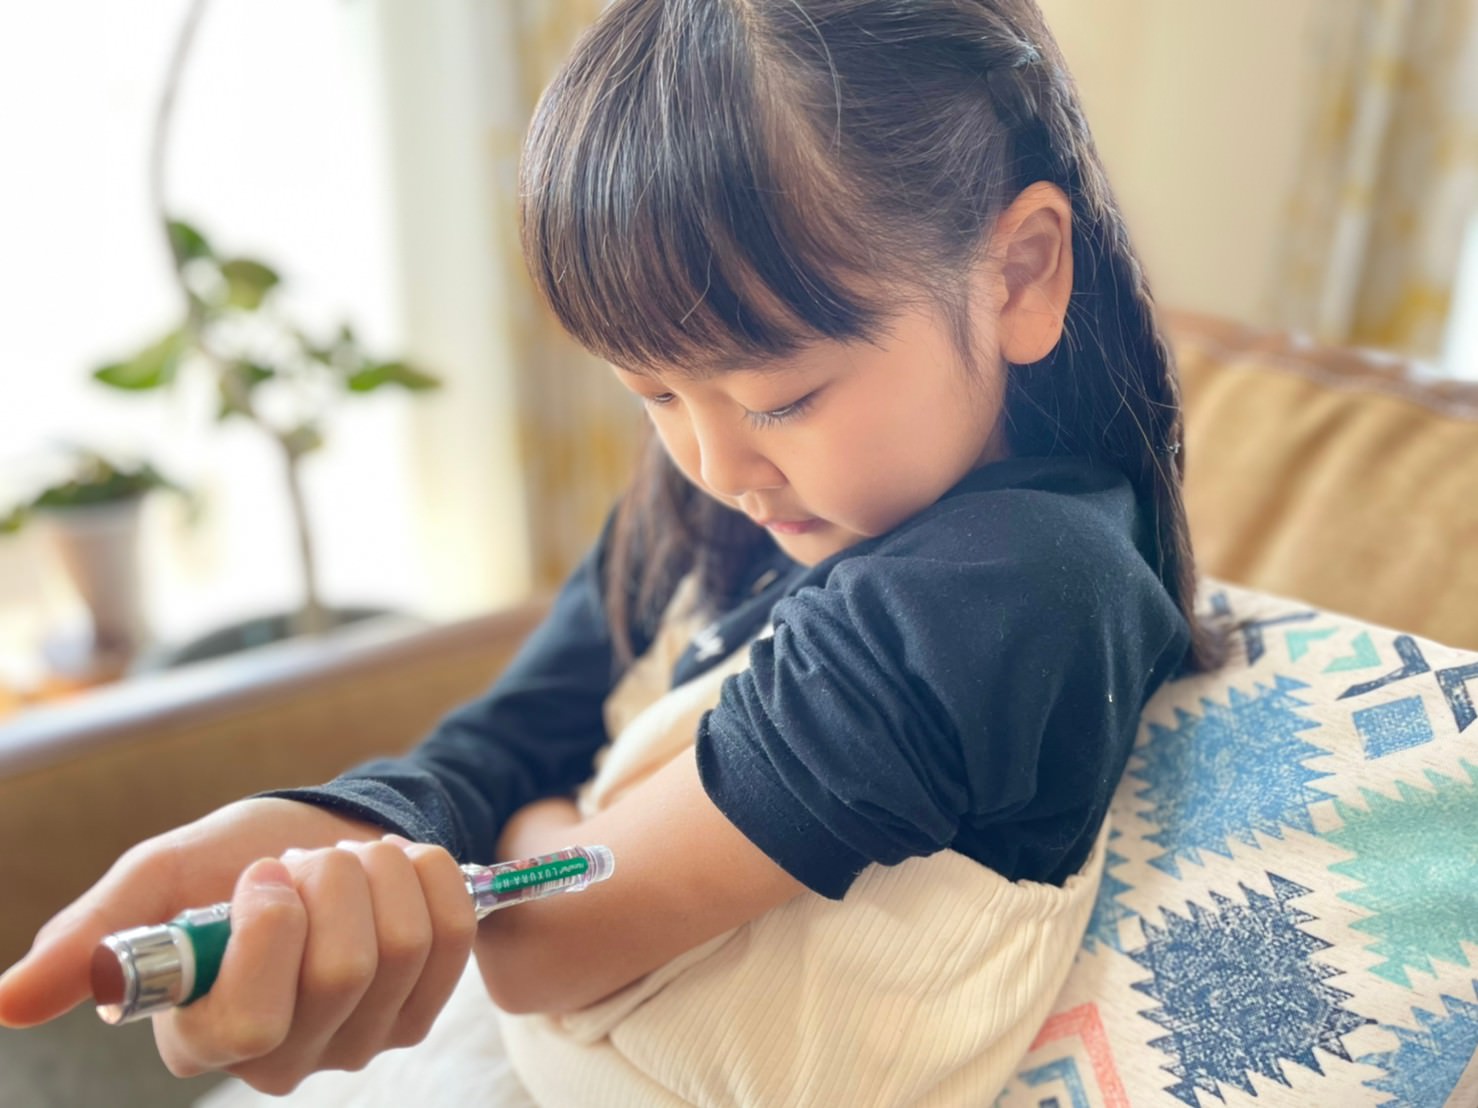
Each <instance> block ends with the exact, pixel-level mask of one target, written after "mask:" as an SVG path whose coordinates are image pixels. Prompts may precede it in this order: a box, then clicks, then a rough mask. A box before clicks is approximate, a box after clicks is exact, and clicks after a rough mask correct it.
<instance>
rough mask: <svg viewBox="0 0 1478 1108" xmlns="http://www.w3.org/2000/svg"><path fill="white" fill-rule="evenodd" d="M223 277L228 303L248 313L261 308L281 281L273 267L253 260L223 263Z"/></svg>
mask: <svg viewBox="0 0 1478 1108" xmlns="http://www.w3.org/2000/svg"><path fill="white" fill-rule="evenodd" d="M221 276H222V277H224V278H225V279H226V302H227V303H228V304H229V305H230V306H231V307H233V308H242V309H244V310H246V311H253V310H255V309H256V308H258V307H260V306H261V303H262V300H263V298H264V297H265V296H266V295H267V293H269V292H271V291H272V289H273V287H274V286H276V285H277V284H278V283H279V282H280V281H281V278H280V277H278V276H277V273H276V271H275V270H273V269H272V267H271V266H267V265H263V264H262V263H261V262H258V261H255V260H253V259H251V258H232V259H231V260H230V261H228V262H223V263H221Z"/></svg>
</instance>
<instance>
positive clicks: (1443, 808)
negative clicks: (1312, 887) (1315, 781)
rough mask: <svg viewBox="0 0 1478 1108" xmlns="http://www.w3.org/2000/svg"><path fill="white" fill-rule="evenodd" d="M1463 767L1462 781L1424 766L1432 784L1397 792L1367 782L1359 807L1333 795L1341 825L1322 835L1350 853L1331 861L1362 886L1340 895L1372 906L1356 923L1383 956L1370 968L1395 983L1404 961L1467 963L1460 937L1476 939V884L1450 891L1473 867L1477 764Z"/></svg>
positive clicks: (1426, 966)
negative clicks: (1388, 793)
mask: <svg viewBox="0 0 1478 1108" xmlns="http://www.w3.org/2000/svg"><path fill="white" fill-rule="evenodd" d="M1461 766H1462V768H1463V769H1464V770H1466V771H1467V775H1468V780H1467V781H1466V782H1463V781H1461V780H1458V779H1454V778H1449V777H1444V776H1443V775H1441V774H1439V773H1434V772H1433V771H1432V770H1427V771H1426V776H1427V780H1428V781H1429V782H1430V783H1431V785H1432V790H1431V791H1428V790H1426V789H1420V788H1416V787H1414V786H1412V785H1409V784H1407V783H1406V782H1405V781H1398V782H1396V789H1397V791H1398V792H1399V793H1400V799H1393V798H1391V797H1389V796H1385V795H1384V794H1381V793H1377V792H1372V791H1370V790H1368V789H1364V790H1361V792H1362V795H1363V796H1364V798H1365V808H1364V809H1361V808H1359V807H1357V806H1355V805H1353V804H1342V803H1340V802H1339V801H1336V802H1335V810H1336V811H1337V812H1338V813H1339V816H1340V819H1341V821H1343V823H1344V826H1343V827H1341V828H1339V829H1338V830H1335V831H1330V832H1329V833H1328V834H1327V835H1326V836H1325V837H1326V838H1328V839H1329V841H1330V842H1332V843H1334V844H1336V845H1337V846H1340V847H1343V848H1344V849H1345V850H1348V851H1349V852H1350V853H1351V854H1353V855H1355V857H1354V858H1352V859H1350V860H1349V861H1347V862H1336V863H1334V864H1333V865H1331V866H1330V867H1329V868H1330V869H1331V870H1332V871H1334V872H1335V873H1341V874H1345V875H1347V876H1349V877H1353V878H1355V879H1356V880H1358V881H1360V882H1361V883H1362V885H1363V886H1364V887H1363V888H1361V889H1359V890H1358V891H1356V892H1344V893H1340V894H1339V895H1340V898H1341V899H1343V900H1348V901H1349V902H1350V903H1352V904H1358V905H1360V907H1362V908H1364V909H1366V910H1367V911H1369V912H1370V915H1369V916H1368V917H1366V918H1365V919H1361V920H1358V921H1356V922H1355V923H1354V924H1353V927H1354V929H1355V930H1356V931H1360V932H1363V933H1365V934H1368V935H1375V936H1376V937H1377V940H1378V941H1377V942H1375V943H1374V944H1372V945H1371V947H1370V949H1371V951H1372V952H1373V953H1376V954H1379V955H1381V956H1382V957H1384V958H1385V959H1386V960H1385V961H1384V962H1381V963H1380V964H1379V965H1375V966H1372V967H1371V968H1370V972H1371V973H1374V974H1378V975H1380V976H1381V977H1384V978H1386V979H1387V980H1390V981H1394V982H1396V983H1397V984H1398V985H1410V983H1411V982H1410V981H1409V980H1408V978H1407V976H1406V970H1407V968H1408V967H1411V968H1415V969H1420V970H1422V971H1424V972H1426V973H1429V974H1431V973H1435V972H1436V971H1435V970H1434V969H1433V967H1432V959H1433V958H1437V959H1440V960H1442V961H1444V962H1447V963H1449V964H1451V965H1456V966H1466V965H1467V964H1468V957H1467V955H1466V954H1465V953H1463V947H1462V944H1463V943H1464V942H1469V943H1475V944H1478V887H1473V888H1470V890H1469V895H1468V896H1466V897H1455V896H1453V895H1452V893H1451V891H1450V887H1451V885H1452V883H1453V878H1454V877H1458V878H1461V876H1462V875H1463V874H1468V875H1472V874H1475V873H1478V825H1475V823H1474V820H1473V812H1474V811H1475V809H1478V766H1475V765H1473V764H1471V763H1469V762H1468V761H1466V760H1464V761H1463V762H1462V763H1461Z"/></svg>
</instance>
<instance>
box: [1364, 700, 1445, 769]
mask: <svg viewBox="0 0 1478 1108" xmlns="http://www.w3.org/2000/svg"><path fill="white" fill-rule="evenodd" d="M1353 718H1354V720H1355V730H1357V731H1359V732H1360V737H1361V738H1362V739H1364V740H1365V756H1366V757H1367V758H1384V757H1385V756H1386V755H1387V754H1394V753H1395V752H1396V751H1398V750H1406V749H1409V748H1410V747H1413V746H1421V745H1422V744H1423V743H1429V742H1431V741H1432V738H1433V736H1435V734H1436V732H1435V731H1433V730H1432V721H1431V720H1429V719H1428V718H1427V706H1426V705H1425V704H1423V703H1422V698H1421V697H1419V696H1408V697H1406V698H1404V699H1402V700H1393V701H1391V702H1390V703H1389V704H1377V705H1376V706H1375V707H1374V708H1362V709H1361V710H1360V711H1358V712H1356V713H1355V714H1354V717H1353Z"/></svg>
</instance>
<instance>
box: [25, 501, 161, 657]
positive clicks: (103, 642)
mask: <svg viewBox="0 0 1478 1108" xmlns="http://www.w3.org/2000/svg"><path fill="white" fill-rule="evenodd" d="M142 508H143V498H142V497H136V498H134V499H132V500H121V501H115V502H112V503H108V504H97V505H89V506H87V507H81V508H66V509H52V510H50V511H47V512H45V513H44V514H43V515H42V516H41V517H40V519H41V521H42V522H44V524H45V527H46V531H47V533H48V536H49V538H50V540H51V543H52V546H53V548H54V549H55V550H56V553H57V557H58V558H59V559H60V560H61V563H62V565H63V566H64V567H65V568H66V571H67V574H68V576H69V577H70V578H71V580H72V584H73V585H74V586H75V587H76V589H77V593H78V595H79V596H80V597H81V598H82V601H83V603H84V604H86V605H87V610H88V613H89V615H90V616H91V618H92V653H93V656H94V660H95V662H96V663H97V664H98V665H100V666H103V667H108V668H111V667H113V666H126V665H127V664H128V662H129V660H130V659H132V658H133V656H134V655H135V654H136V653H138V651H139V650H140V649H141V648H142V647H143V645H144V643H145V641H146V639H147V638H148V632H147V626H146V621H145V616H144V605H143V597H142V595H141V588H140V575H139V522H140V519H141V517H142Z"/></svg>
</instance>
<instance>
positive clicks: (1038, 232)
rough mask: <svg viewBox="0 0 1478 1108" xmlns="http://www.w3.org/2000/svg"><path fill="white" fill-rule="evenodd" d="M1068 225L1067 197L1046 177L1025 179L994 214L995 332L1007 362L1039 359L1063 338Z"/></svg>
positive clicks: (1069, 285) (1069, 282)
mask: <svg viewBox="0 0 1478 1108" xmlns="http://www.w3.org/2000/svg"><path fill="white" fill-rule="evenodd" d="M1072 230H1073V208H1072V203H1071V202H1070V201H1069V200H1068V198H1067V194H1066V193H1064V192H1063V191H1062V189H1060V188H1058V187H1057V186H1056V185H1054V184H1052V183H1050V182H1048V181H1038V182H1036V183H1035V184H1032V185H1028V186H1027V187H1026V188H1025V189H1023V190H1022V191H1021V194H1020V195H1019V196H1017V197H1016V199H1015V200H1014V201H1012V203H1011V206H1010V207H1009V208H1007V209H1006V210H1005V211H1004V212H1002V213H1001V215H1000V217H999V218H998V219H997V220H996V226H995V232H994V234H993V235H992V237H991V245H990V251H991V258H992V263H993V267H992V272H993V273H994V274H995V275H996V282H997V283H996V288H995V297H996V302H997V303H998V304H1000V307H999V309H998V313H997V321H998V322H997V332H996V335H997V342H998V343H999V349H1000V352H1001V354H1002V356H1003V357H1004V358H1005V359H1006V360H1007V361H1009V362H1013V363H1015V364H1017V365H1027V364H1029V363H1031V362H1038V361H1041V360H1042V359H1043V358H1045V357H1046V356H1047V355H1048V354H1050V353H1052V350H1053V348H1054V347H1055V346H1056V345H1057V343H1058V341H1059V340H1060V339H1061V338H1062V328H1063V320H1065V319H1066V318H1067V305H1068V300H1069V298H1070V297H1071V295H1072V291H1073V234H1072Z"/></svg>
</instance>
